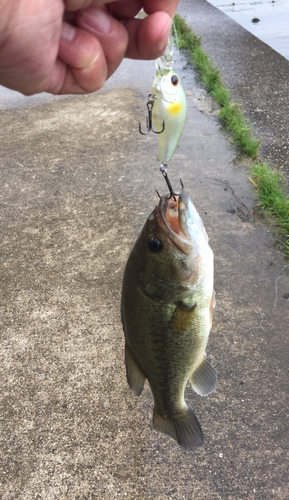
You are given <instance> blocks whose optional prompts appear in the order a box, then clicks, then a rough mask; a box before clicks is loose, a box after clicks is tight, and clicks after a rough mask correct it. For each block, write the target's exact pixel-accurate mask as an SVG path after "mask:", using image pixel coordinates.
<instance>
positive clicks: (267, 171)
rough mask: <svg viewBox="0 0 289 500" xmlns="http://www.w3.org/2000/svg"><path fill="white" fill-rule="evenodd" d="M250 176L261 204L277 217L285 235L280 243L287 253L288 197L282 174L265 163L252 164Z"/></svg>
mask: <svg viewBox="0 0 289 500" xmlns="http://www.w3.org/2000/svg"><path fill="white" fill-rule="evenodd" d="M252 177H253V180H254V181H255V183H256V184H257V187H258V195H259V199H260V203H261V206H262V207H263V208H264V209H265V210H266V211H267V212H268V213H269V215H272V216H273V217H274V218H278V226H279V229H280V232H281V233H282V234H284V235H285V237H284V240H283V239H282V243H283V245H284V246H285V249H286V251H287V253H288V254H289V197H288V195H287V192H286V188H285V178H284V175H283V174H282V173H281V172H280V171H279V170H277V168H272V167H271V166H270V165H267V164H266V163H257V164H254V165H253V166H252Z"/></svg>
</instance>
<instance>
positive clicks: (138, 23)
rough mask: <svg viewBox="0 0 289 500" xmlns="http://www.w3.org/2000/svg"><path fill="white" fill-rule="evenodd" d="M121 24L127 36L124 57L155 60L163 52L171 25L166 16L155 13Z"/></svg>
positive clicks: (168, 17)
mask: <svg viewBox="0 0 289 500" xmlns="http://www.w3.org/2000/svg"><path fill="white" fill-rule="evenodd" d="M123 24H124V26H125V28H126V30H127V32H128V35H129V44H128V48H127V51H126V57H129V58H130V59H156V58H157V57H159V56H160V55H161V54H162V53H163V52H164V50H165V47H166V44H167V40H168V36H169V33H170V30H171V25H172V19H171V17H170V16H169V15H168V14H166V13H165V12H155V13H154V14H151V15H150V16H148V17H146V18H145V19H143V20H140V19H130V20H128V21H124V22H123Z"/></svg>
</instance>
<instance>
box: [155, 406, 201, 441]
mask: <svg viewBox="0 0 289 500" xmlns="http://www.w3.org/2000/svg"><path fill="white" fill-rule="evenodd" d="M153 426H154V429H155V430H156V431H160V432H164V434H168V435H169V436H171V437H172V438H173V439H175V440H176V441H177V442H178V443H179V445H180V446H182V447H183V448H185V449H186V450H196V449H197V448H199V447H200V446H202V444H203V440H204V439H203V431H202V429H201V426H200V424H199V421H198V419H197V417H196V416H195V414H194V412H193V411H192V410H191V408H189V407H187V408H186V409H185V410H184V411H183V412H182V413H180V414H179V415H178V416H177V418H175V419H170V418H166V417H162V416H160V415H159V414H158V413H157V410H156V409H154V417H153Z"/></svg>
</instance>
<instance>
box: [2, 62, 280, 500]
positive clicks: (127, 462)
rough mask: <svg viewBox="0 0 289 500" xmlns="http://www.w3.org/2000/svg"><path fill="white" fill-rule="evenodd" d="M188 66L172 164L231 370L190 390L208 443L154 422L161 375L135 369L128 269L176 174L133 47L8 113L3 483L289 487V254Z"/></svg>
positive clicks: (217, 362)
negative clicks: (97, 74) (99, 86)
mask: <svg viewBox="0 0 289 500" xmlns="http://www.w3.org/2000/svg"><path fill="white" fill-rule="evenodd" d="M185 66H186V63H185V62H181V63H179V65H178V71H179V73H180V75H181V77H182V82H183V85H184V87H185V89H186V91H187V94H188V120H187V123H186V126H185V129H184V133H183V136H182V139H181V141H180V145H179V146H178V148H177V151H176V153H175V156H174V158H173V160H172V161H171V163H170V165H169V174H170V180H171V182H172V185H173V186H176V188H177V186H178V185H179V178H180V177H181V178H182V180H183V181H184V183H185V187H186V189H187V190H188V191H189V192H190V194H191V196H192V199H193V201H194V203H195V205H196V208H197V209H198V212H199V214H200V215H201V217H202V219H203V222H204V225H205V227H206V230H207V233H208V236H209V238H210V244H211V247H212V249H213V251H214V255H215V289H216V299H217V305H216V312H215V316H214V321H213V328H212V332H211V335H210V338H209V343H208V349H207V352H208V356H209V357H210V358H211V359H212V361H213V364H214V366H215V368H216V370H217V373H218V377H219V380H218V387H217V390H216V392H215V393H213V394H212V395H210V396H208V397H206V398H201V397H199V396H198V395H196V394H194V393H193V391H192V390H191V388H190V387H188V388H187V394H186V398H187V402H188V403H189V405H190V406H191V407H192V408H193V410H194V412H195V413H196V415H197V417H198V419H199V421H200V423H201V425H202V428H203V431H204V435H205V442H204V446H203V447H202V448H200V449H199V450H198V451H197V452H188V451H184V450H182V449H181V448H179V447H178V445H177V444H176V443H175V441H173V440H172V439H171V438H169V437H168V436H165V435H163V434H160V433H157V432H156V431H154V430H153V429H152V411H153V400H152V396H151V393H150V390H149V387H148V385H146V386H145V390H144V392H143V393H142V395H141V396H140V398H135V396H134V395H133V394H132V393H131V392H130V391H129V388H128V386H127V383H126V379H125V368H124V360H123V358H124V339H123V333H122V327H121V322H120V310H119V309H120V293H121V283H122V275H123V270H124V266H125V263H126V260H127V257H128V254H129V251H130V249H131V248H132V245H133V243H134V241H135V238H136V237H137V235H138V233H139V231H140V229H141V227H142V225H143V224H144V222H145V220H146V218H147V217H148V215H149V214H150V212H151V211H152V209H153V208H154V206H155V204H156V203H157V202H158V199H157V195H156V193H155V189H156V188H157V189H158V190H159V191H160V192H161V193H164V192H165V185H164V180H163V178H162V176H161V174H160V173H159V165H158V162H157V161H156V156H157V138H156V136H155V135H153V134H148V136H146V137H142V136H141V135H140V134H139V133H138V122H139V120H140V119H141V120H144V115H145V103H146V98H147V94H148V92H149V91H150V84H151V80H152V78H151V79H150V77H148V75H153V72H154V64H153V63H140V62H139V63H137V62H132V61H127V62H125V64H124V65H123V66H122V68H121V69H120V70H119V71H118V73H117V74H116V75H115V76H114V77H113V78H112V79H111V80H110V82H108V85H107V87H106V88H105V89H104V91H103V92H100V93H97V94H93V95H90V96H81V97H75V98H66V99H60V100H59V99H58V100H57V99H55V100H54V99H53V100H52V101H50V102H45V103H43V104H39V105H38V106H32V107H25V106H24V107H21V108H14V109H11V110H10V109H4V110H3V111H2V113H1V116H0V131H1V132H0V134H1V141H0V149H1V155H0V186H1V190H0V195H1V198H0V203H1V219H0V231H1V239H0V279H1V289H0V293H1V299H0V310H1V315H0V325H1V326H0V332H1V368H0V370H1V400H0V401H1V402H0V419H1V420H0V430H1V434H0V439H1V445H0V454H1V459H0V483H1V484H0V498H1V500H4V499H5V500H18V499H19V500H31V499H33V500H34V499H35V500H36V499H37V500H40V499H41V500H66V499H67V500H95V499H105V500H106V499H107V500H110V499H114V498H126V499H129V500H133V499H141V500H146V499H158V500H164V499H165V498H172V499H192V498H195V499H198V500H203V499H210V500H211V499H226V500H227V499H228V500H236V499H242V500H243V499H244V500H245V499H248V498H249V499H250V500H251V499H257V500H261V499H262V500H267V499H268V500H269V499H272V498H274V499H275V498H276V499H278V500H281V499H282V500H285V499H287V498H288V497H289V490H288V465H287V464H288V322H289V302H288V300H287V298H286V293H289V267H287V268H285V266H287V265H288V262H287V263H286V262H285V261H284V260H283V258H282V255H281V253H280V252H279V251H278V250H277V249H276V238H275V236H274V234H273V233H272V232H271V228H270V227H269V226H268V225H267V224H266V223H265V222H263V221H262V219H260V214H259V211H258V208H256V204H257V202H256V198H255V194H254V192H253V187H252V185H251V184H250V182H249V180H248V171H247V170H246V160H245V159H242V157H240V156H238V152H237V150H236V149H235V148H234V147H233V146H232V144H231V143H230V142H229V140H228V139H227V137H226V135H224V133H223V131H222V129H221V127H220V125H219V123H218V121H217V118H216V117H215V116H214V115H215V111H216V110H215V109H214V106H213V104H212V102H211V101H210V99H209V98H208V96H207V95H206V93H205V92H204V91H203V90H202V89H200V88H199V87H200V86H199V84H198V80H197V78H195V76H194V74H193V73H192V70H191V69H188V68H187V69H183V67H185ZM284 296H285V297H284Z"/></svg>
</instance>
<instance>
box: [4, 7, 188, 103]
mask: <svg viewBox="0 0 289 500" xmlns="http://www.w3.org/2000/svg"><path fill="white" fill-rule="evenodd" d="M178 2H179V0H119V1H118V0H117V1H112V0H49V1H47V0H13V2H11V0H0V84H1V85H4V86H6V87H8V88H11V89H13V90H18V91H19V92H22V93H23V94H25V95H32V94H36V93H39V92H49V93H52V94H84V93H89V92H93V91H95V90H99V89H100V88H101V87H102V86H103V85H104V83H105V81H106V80H107V79H108V78H109V77H110V76H111V75H112V74H113V73H114V71H115V70H116V69H117V67H118V66H119V64H120V63H121V61H122V59H123V58H124V57H129V58H132V59H156V58H157V57H159V56H160V55H161V54H162V53H163V51H164V49H165V46H166V43H167V39H168V36H169V33H170V27H171V22H172V17H173V15H174V12H175V9H176V7H177V4H178ZM141 8H144V10H145V11H146V13H147V14H148V17H146V18H145V19H143V20H140V19H135V18H134V16H135V15H136V14H137V13H138V12H139V10H140V9H141Z"/></svg>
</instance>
